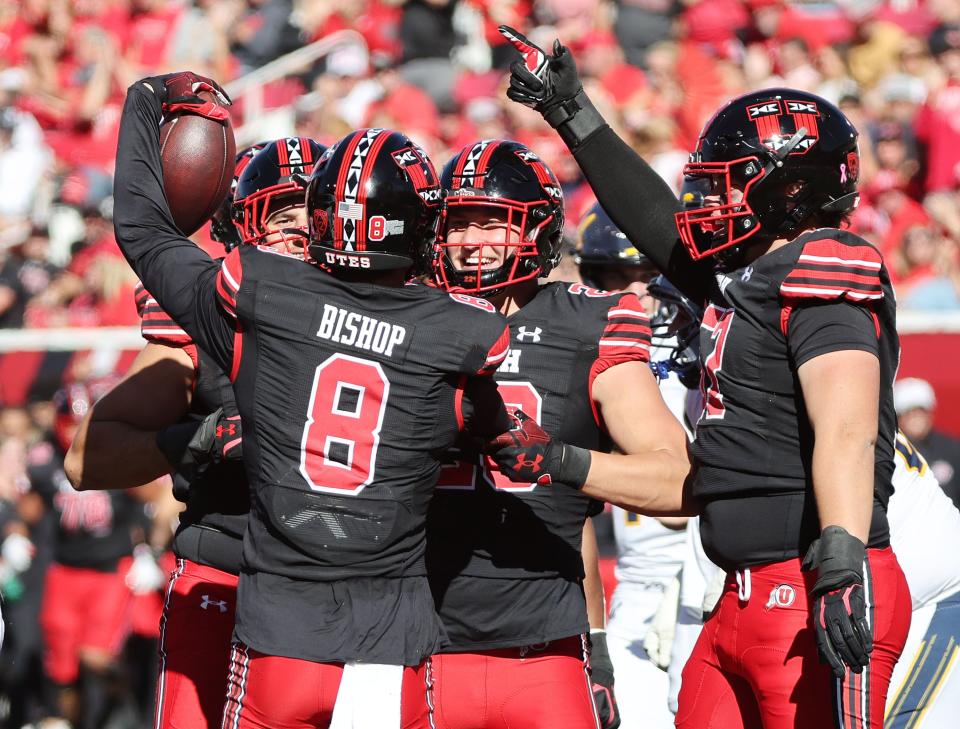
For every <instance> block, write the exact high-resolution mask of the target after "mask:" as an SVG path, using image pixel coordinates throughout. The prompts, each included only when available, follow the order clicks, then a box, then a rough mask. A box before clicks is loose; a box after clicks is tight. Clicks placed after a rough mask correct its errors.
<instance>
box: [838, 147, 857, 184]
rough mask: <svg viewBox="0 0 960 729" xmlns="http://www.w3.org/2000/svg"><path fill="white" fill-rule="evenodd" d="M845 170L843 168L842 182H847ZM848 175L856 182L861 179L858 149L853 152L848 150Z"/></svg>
mask: <svg viewBox="0 0 960 729" xmlns="http://www.w3.org/2000/svg"><path fill="white" fill-rule="evenodd" d="M842 173H843V170H841V175H840V182H846V180H845V179H843V174H842ZM846 173H847V177H849V178H850V181H851V182H856V181H857V180H859V179H860V153H859V152H857V151H856V150H853V151H852V152H847V169H846Z"/></svg>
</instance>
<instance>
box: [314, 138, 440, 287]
mask: <svg viewBox="0 0 960 729" xmlns="http://www.w3.org/2000/svg"><path fill="white" fill-rule="evenodd" d="M442 203H443V191H442V190H441V188H440V182H439V179H438V178H437V172H436V170H435V169H434V167H433V163H432V162H431V161H430V159H429V158H428V157H427V155H426V153H425V152H424V151H423V150H422V149H421V148H420V147H418V146H417V145H416V144H414V143H413V142H412V141H411V140H410V139H409V137H407V136H406V135H405V134H401V133H400V132H394V131H391V130H389V129H360V130H358V131H355V132H351V133H350V134H348V135H347V136H346V137H344V138H343V139H341V140H340V141H339V142H337V143H336V144H334V145H333V146H332V147H330V148H329V149H328V150H327V151H326V153H325V154H324V155H323V157H322V158H321V159H320V162H318V163H317V166H316V167H315V168H314V170H313V176H312V177H311V178H310V183H309V185H308V186H307V223H308V226H309V230H310V246H309V249H308V250H309V254H310V256H311V257H312V258H313V260H314V261H316V262H317V263H318V264H320V265H322V266H326V267H329V268H330V269H331V270H337V269H355V270H374V271H378V270H379V271H382V270H389V269H397V268H403V269H407V268H411V267H415V268H417V269H418V270H419V269H422V268H423V266H424V265H425V263H426V261H427V260H428V259H427V256H428V254H429V251H430V248H431V246H433V242H434V239H435V238H436V234H437V220H438V218H439V216H440V207H441V204H442Z"/></svg>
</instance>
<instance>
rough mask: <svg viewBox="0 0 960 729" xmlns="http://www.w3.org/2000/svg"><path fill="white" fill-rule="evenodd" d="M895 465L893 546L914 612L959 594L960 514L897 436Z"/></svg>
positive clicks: (912, 450) (890, 513) (908, 445)
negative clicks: (905, 579) (904, 576)
mask: <svg viewBox="0 0 960 729" xmlns="http://www.w3.org/2000/svg"><path fill="white" fill-rule="evenodd" d="M894 461H896V468H895V470H894V472H893V496H891V497H890V504H889V505H888V506H887V519H888V520H889V522H890V543H891V545H892V546H893V551H894V552H895V553H896V555H897V560H898V561H899V562H900V566H901V567H902V568H903V573H904V575H906V577H907V584H908V585H910V596H911V597H912V598H913V609H914V610H916V609H917V608H920V607H923V606H924V605H929V604H931V603H934V602H939V601H940V600H942V599H943V598H945V597H948V596H950V595H953V594H954V593H956V592H957V591H958V590H960V511H958V510H957V508H956V507H955V506H954V505H953V502H952V501H951V500H950V497H949V496H947V495H946V494H945V493H944V492H943V489H942V488H940V485H939V484H938V483H937V479H936V478H935V477H934V475H933V473H932V472H931V471H930V467H929V466H928V465H927V462H926V461H925V460H924V458H923V456H922V455H921V454H920V453H919V452H918V451H917V450H916V449H915V448H914V447H913V444H912V443H910V441H908V440H907V438H906V436H905V435H904V434H903V433H899V432H898V433H897V442H896V451H895V454H894ZM902 662H903V661H902V660H901V663H902Z"/></svg>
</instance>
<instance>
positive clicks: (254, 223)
mask: <svg viewBox="0 0 960 729" xmlns="http://www.w3.org/2000/svg"><path fill="white" fill-rule="evenodd" d="M323 152H324V147H323V146H322V145H320V144H318V143H317V142H315V141H313V140H312V139H308V138H306V137H283V138H281V139H277V140H274V141H272V142H269V143H268V144H267V145H266V146H265V147H264V148H263V149H261V150H260V151H259V152H257V153H256V154H255V155H254V156H253V158H252V159H251V160H250V161H249V162H248V163H247V165H246V166H245V167H244V168H243V172H242V173H241V174H240V177H239V179H238V180H237V189H236V191H235V192H234V195H233V220H234V222H235V223H236V225H237V227H238V228H239V229H240V242H241V243H254V244H256V243H260V242H261V241H263V240H264V239H265V238H266V236H267V235H268V233H267V219H268V218H269V217H270V216H271V215H273V214H274V213H276V212H277V211H279V210H283V209H285V208H290V207H295V206H297V205H303V204H304V192H303V188H304V184H305V181H306V179H307V178H308V177H309V176H310V173H311V172H312V171H313V167H314V165H315V164H316V162H317V160H318V159H320V157H321V155H322V154H323ZM282 233H283V234H284V235H294V236H302V237H304V238H306V236H307V231H306V230H305V229H302V228H289V229H285V230H283V231H282Z"/></svg>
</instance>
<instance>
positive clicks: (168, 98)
mask: <svg viewBox="0 0 960 729" xmlns="http://www.w3.org/2000/svg"><path fill="white" fill-rule="evenodd" d="M143 84H144V85H146V86H147V87H148V88H150V90H151V91H153V93H155V94H156V95H157V97H158V98H159V99H160V103H161V104H162V105H163V111H164V112H165V113H168V114H169V113H176V112H186V113H188V114H197V115H199V116H204V117H206V118H207V119H213V120H214V121H220V122H222V121H227V120H228V119H229V118H230V114H229V113H228V112H227V110H226V109H225V108H224V107H225V106H229V105H230V103H231V101H230V97H229V96H227V92H226V91H224V90H223V89H222V88H221V87H220V84H218V83H217V82H216V81H214V80H213V79H209V78H207V77H206V76H199V75H197V74H195V73H193V71H178V72H176V73H168V74H166V75H164V76H154V77H152V78H147V79H144V80H143ZM203 91H207V92H209V93H211V94H213V95H214V96H215V97H216V98H217V101H219V102H220V103H219V104H215V103H214V102H212V101H207V100H206V99H203V98H201V97H200V95H199V94H200V93H201V92H203Z"/></svg>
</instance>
